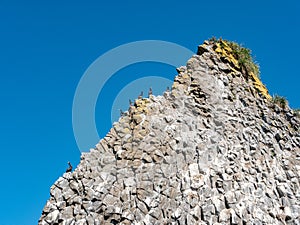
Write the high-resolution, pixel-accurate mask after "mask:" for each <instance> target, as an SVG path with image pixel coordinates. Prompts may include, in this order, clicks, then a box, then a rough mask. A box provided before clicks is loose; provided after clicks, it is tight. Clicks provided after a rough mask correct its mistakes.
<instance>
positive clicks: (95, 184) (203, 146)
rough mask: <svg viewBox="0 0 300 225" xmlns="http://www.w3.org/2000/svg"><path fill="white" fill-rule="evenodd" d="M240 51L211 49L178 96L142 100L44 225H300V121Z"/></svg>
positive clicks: (88, 157)
mask: <svg viewBox="0 0 300 225" xmlns="http://www.w3.org/2000/svg"><path fill="white" fill-rule="evenodd" d="M237 47H238V46H237V45H235V44H234V43H231V42H227V41H222V40H210V41H206V42H204V44H203V45H201V46H199V48H198V52H197V55H194V56H193V57H192V58H191V59H190V60H189V61H188V62H187V64H186V66H183V67H180V68H178V69H177V71H178V75H177V76H176V78H175V80H174V84H173V86H172V90H170V91H166V92H165V93H164V94H163V96H153V95H150V96H149V98H142V99H137V100H136V101H135V103H134V105H132V106H130V108H129V110H128V112H125V113H124V115H122V117H121V118H120V119H119V121H118V122H116V123H114V124H113V127H112V129H111V130H110V132H109V133H108V134H107V135H106V137H105V138H103V139H102V140H101V141H100V142H99V143H98V144H97V145H96V147H95V148H94V149H91V150H90V152H89V153H83V154H82V156H81V162H80V164H79V165H78V166H77V168H76V169H75V170H74V172H69V173H65V174H63V176H62V177H60V178H59V179H58V180H57V181H56V182H55V183H54V185H53V186H52V187H51V190H50V196H51V197H50V199H49V200H48V201H47V204H46V206H45V207H44V210H43V213H42V215H41V218H40V220H39V225H48V224H53V225H54V224H63V225H74V224H78V225H79V224H80V225H84V224H86V225H100V224H124V225H125V224H215V225H217V224H241V225H244V224H257V225H259V224H300V132H299V128H300V120H299V118H298V117H297V115H296V113H295V112H294V111H293V110H291V109H290V108H289V107H288V106H284V107H283V106H282V105H281V106H279V105H277V104H275V103H274V102H272V98H271V96H270V95H269V94H268V91H267V89H266V88H265V86H264V85H263V84H262V83H261V81H260V79H259V77H258V70H257V69H258V68H257V67H255V64H253V62H251V61H247V60H251V58H248V59H243V57H242V56H243V55H239V54H240V53H241V52H243V51H244V50H245V49H243V48H240V49H238V48H237ZM240 50H241V51H240ZM246 53H247V52H246ZM245 56H247V57H248V55H247V54H246V55H245ZM247 57H246V58H247Z"/></svg>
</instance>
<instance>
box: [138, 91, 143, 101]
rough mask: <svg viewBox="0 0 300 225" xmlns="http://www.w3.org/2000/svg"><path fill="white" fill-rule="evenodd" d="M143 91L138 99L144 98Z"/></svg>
mask: <svg viewBox="0 0 300 225" xmlns="http://www.w3.org/2000/svg"><path fill="white" fill-rule="evenodd" d="M143 94H144V93H143V91H141V94H140V95H139V96H138V99H142V98H143Z"/></svg>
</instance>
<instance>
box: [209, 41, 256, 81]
mask: <svg viewBox="0 0 300 225" xmlns="http://www.w3.org/2000/svg"><path fill="white" fill-rule="evenodd" d="M209 42H212V43H219V44H220V46H221V48H225V47H226V46H225V44H227V45H228V46H229V47H230V48H231V49H232V54H233V56H234V58H235V59H237V61H238V65H239V67H240V68H241V69H242V70H243V71H245V72H247V73H248V74H249V73H251V72H253V73H254V74H255V75H256V76H258V77H259V74H260V70H259V66H258V64H257V63H255V62H254V60H253V57H252V55H251V50H250V49H248V48H245V47H243V46H242V45H240V44H238V43H236V42H233V41H228V40H223V39H221V38H219V39H216V38H215V37H212V38H210V39H209Z"/></svg>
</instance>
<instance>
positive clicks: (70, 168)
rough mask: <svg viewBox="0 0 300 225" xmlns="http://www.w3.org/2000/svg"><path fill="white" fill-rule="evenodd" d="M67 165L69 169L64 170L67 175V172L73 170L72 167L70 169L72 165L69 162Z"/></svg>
mask: <svg viewBox="0 0 300 225" xmlns="http://www.w3.org/2000/svg"><path fill="white" fill-rule="evenodd" d="M68 165H69V168H68V169H67V170H66V173H69V172H71V171H72V169H73V167H72V165H71V163H70V162H68Z"/></svg>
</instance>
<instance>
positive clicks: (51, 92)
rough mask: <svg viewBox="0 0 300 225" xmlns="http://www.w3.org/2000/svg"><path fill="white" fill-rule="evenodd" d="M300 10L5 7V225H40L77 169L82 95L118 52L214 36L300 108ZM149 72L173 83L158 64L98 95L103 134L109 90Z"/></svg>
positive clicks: (198, 4)
mask: <svg viewBox="0 0 300 225" xmlns="http://www.w3.org/2000/svg"><path fill="white" fill-rule="evenodd" d="M104 2H105V3H104ZM279 2H280V3H279ZM299 6H300V3H299V1H296V0H295V1H289V0H287V1H276V2H275V1H258V0H254V1H244V2H243V1H213V2H211V1H199V0H198V1H184V2H183V1H181V2H180V1H147V2H146V1H135V0H132V1H119V2H115V1H111V3H109V2H108V1H86V2H85V3H83V1H69V0H66V1H56V0H54V1H30V0H29V1H20V0H19V1H16V0H1V1H0V32H1V33H0V40H1V41H0V74H1V82H0V103H1V108H0V132H1V137H0V149H1V163H0V171H1V185H0V200H1V204H0V224H1V225H20V224H22V225H32V224H37V220H38V218H39V216H40V214H41V212H42V209H43V207H44V205H45V203H46V200H47V199H48V198H49V189H50V186H51V185H52V184H53V183H54V182H55V180H56V179H57V178H58V177H59V176H60V175H62V173H63V172H64V171H65V169H66V168H67V161H71V162H72V163H73V164H74V165H77V164H78V162H79V158H80V152H79V150H78V148H77V145H76V142H75V139H74V136H73V130H72V101H73V96H74V92H75V89H76V86H77V84H78V82H79V80H80V78H81V76H82V75H83V73H84V71H85V70H86V69H87V67H88V66H89V65H90V64H91V63H92V62H93V61H94V60H95V59H97V57H99V56H100V55H101V54H103V53H105V52H106V51H108V50H110V49H112V48H114V47H117V46H119V45H121V44H125V43H127V42H132V41H138V40H148V39H158V40H165V41H170V42H175V43H178V44H180V45H182V46H185V47H187V48H189V49H191V50H193V51H196V49H197V45H198V44H201V43H202V42H203V40H205V39H207V38H209V37H211V36H216V37H220V36H222V37H223V38H224V39H229V40H233V41H237V42H239V43H243V44H244V45H245V46H246V47H249V48H250V49H252V51H253V53H254V55H255V56H256V60H257V61H258V62H259V64H260V66H261V77H262V80H263V82H264V83H265V84H266V85H267V87H268V88H269V90H270V92H271V94H274V93H278V94H279V95H283V96H285V97H287V99H288V100H289V102H290V105H291V106H292V107H293V108H300V99H299V84H300V74H299V52H300V45H299V43H298V42H299V40H300V35H299V34H300V30H299V27H300V14H299V11H300V7H299ZM184 63H185V62H183V64H184ZM146 72H149V73H152V74H153V73H156V72H157V73H158V74H165V76H166V77H168V78H173V76H174V75H175V74H176V72H175V70H174V68H170V67H168V66H163V65H160V64H157V63H152V64H151V63H148V64H147V65H135V66H131V67H128V68H126V69H124V70H122V71H120V74H121V75H122V76H119V78H118V74H116V77H115V78H114V79H113V78H112V79H111V81H110V82H109V83H108V84H107V87H106V90H105V89H103V93H101V94H100V97H101V98H102V99H105V101H106V102H105V104H107V106H108V108H107V110H105V111H104V113H101V112H100V111H101V110H99V109H98V106H97V109H98V110H96V111H97V113H99V115H98V114H97V116H96V118H97V120H98V118H101V119H102V120H103V121H106V123H101V125H99V126H98V131H99V134H100V135H101V136H104V135H105V133H106V132H107V131H108V129H109V127H110V116H111V115H110V108H109V107H111V105H112V101H113V99H114V97H115V95H117V93H118V91H114V92H113V91H110V90H112V89H113V87H118V88H119V89H120V88H122V86H123V87H124V85H126V82H124V80H122V79H121V78H122V77H124V76H125V77H126V74H127V75H128V74H133V75H134V74H143V73H146ZM153 75H154V74H153ZM128 76H129V75H128ZM139 91H140V90H137V93H139ZM99 124H100V123H99ZM94 144H96V143H91V147H92V146H93V145H94Z"/></svg>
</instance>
